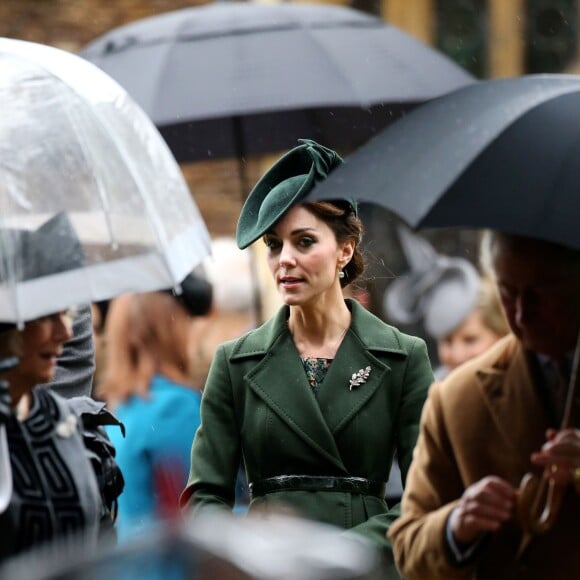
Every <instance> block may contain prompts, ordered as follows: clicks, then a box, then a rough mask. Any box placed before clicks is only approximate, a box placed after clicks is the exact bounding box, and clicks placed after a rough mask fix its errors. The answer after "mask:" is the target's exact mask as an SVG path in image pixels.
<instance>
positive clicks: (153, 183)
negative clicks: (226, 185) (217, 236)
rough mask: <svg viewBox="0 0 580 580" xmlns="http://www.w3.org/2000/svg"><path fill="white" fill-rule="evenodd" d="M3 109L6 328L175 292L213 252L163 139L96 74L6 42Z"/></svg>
mask: <svg viewBox="0 0 580 580" xmlns="http://www.w3.org/2000/svg"><path fill="white" fill-rule="evenodd" d="M0 109H1V110H2V118H1V120H0V184H1V187H0V321H2V322H14V323H22V322H24V321H27V320H31V319H34V318H37V317H39V316H43V315H46V314H51V313H54V312H58V311H61V310H64V309H66V308H68V307H69V306H71V305H73V304H76V303H83V302H89V301H98V300H104V299H108V298H112V297H114V296H116V295H118V294H121V293H123V292H130V291H151V290H160V289H165V288H169V287H172V286H178V284H179V282H180V281H181V280H183V278H184V277H185V276H186V275H187V274H188V273H189V272H191V271H192V270H193V269H194V268H195V267H196V266H197V265H198V264H199V263H201V261H202V260H203V258H204V257H205V256H207V255H208V254H209V248H210V244H209V234H208V232H207V229H206V226H205V223H204V222H203V219H202V217H201V215H200V213H199V211H198V209H197V206H196V205H195V202H194V201H193V199H192V196H191V193H190V191H189V189H188V187H187V185H186V183H185V181H184V178H183V175H182V173H181V170H180V169H179V166H178V165H177V163H176V162H175V159H174V158H173V156H172V155H171V152H170V151H169V149H168V148H167V145H166V143H165V142H164V140H163V139H162V137H161V136H160V134H159V132H158V131H157V129H156V128H155V127H154V125H153V124H152V123H151V121H150V119H149V118H148V117H147V116H146V115H145V114H144V113H143V111H142V110H141V109H140V108H139V107H138V106H137V105H136V104H135V103H134V101H133V100H132V99H131V98H130V97H129V96H128V95H127V93H126V92H125V91H124V90H123V89H122V88H121V87H120V86H119V85H118V84H117V83H116V82H115V81H113V80H112V79H111V78H110V77H108V76H107V75H106V74H105V73H103V72H102V71H101V70H100V69H98V68H97V67H95V66H94V65H92V64H90V63H88V62H87V61H85V60H84V59H82V58H80V57H78V56H75V55H73V54H71V53H68V52H65V51H62V50H58V49H56V48H52V47H48V46H43V45H39V44H34V43H28V42H23V41H17V40H11V39H0ZM67 252H68V253H67ZM65 261H66V262H67V263H66V264H64V263H62V264H61V263H60V262H65Z"/></svg>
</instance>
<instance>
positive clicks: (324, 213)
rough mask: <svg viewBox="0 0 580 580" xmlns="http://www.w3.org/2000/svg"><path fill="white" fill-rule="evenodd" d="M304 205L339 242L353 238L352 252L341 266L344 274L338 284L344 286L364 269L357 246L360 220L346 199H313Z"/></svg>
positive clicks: (361, 231) (361, 227) (360, 238)
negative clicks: (343, 265) (332, 200)
mask: <svg viewBox="0 0 580 580" xmlns="http://www.w3.org/2000/svg"><path fill="white" fill-rule="evenodd" d="M304 207H306V209H308V210H309V211H311V212H312V213H313V214H314V215H315V216H316V217H318V218H319V219H321V220H322V221H323V222H324V223H325V224H327V225H328V226H329V227H330V229H331V230H332V231H333V232H334V235H335V236H336V241H337V242H338V243H339V244H340V243H343V242H346V241H348V240H354V244H355V245H354V253H353V255H352V258H351V260H350V262H349V263H348V264H347V265H346V266H345V267H344V268H343V272H344V273H345V276H344V278H341V280H340V285H341V287H342V288H344V287H345V286H347V285H348V284H351V283H352V282H354V281H355V280H356V279H357V278H359V277H360V276H361V275H362V274H363V272H364V270H365V261H364V257H363V255H362V252H361V250H360V247H359V246H360V243H361V240H362V236H363V224H362V221H361V220H360V218H359V217H358V216H357V215H356V213H355V211H354V209H353V207H352V205H351V204H350V203H348V202H347V201H335V202H330V201H315V202H311V203H310V202H309V203H305V204H304Z"/></svg>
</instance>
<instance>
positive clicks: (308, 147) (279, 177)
mask: <svg viewBox="0 0 580 580" xmlns="http://www.w3.org/2000/svg"><path fill="white" fill-rule="evenodd" d="M298 142H299V143H300V145H298V146H297V147H294V149H291V150H290V151H289V152H288V153H286V154H285V155H284V156H283V157H281V158H280V159H279V160H278V161H276V163H275V164H274V165H272V167H270V169H269V170H268V171H267V172H266V173H265V174H264V175H263V176H262V178H261V179H260V180H259V181H258V183H257V184H256V185H255V187H254V189H252V191H251V192H250V195H248V198H247V199H246V202H245V203H244V206H243V207H242V211H241V213H240V218H239V219H238V227H237V231H236V241H237V243H238V246H239V247H240V249H244V248H247V247H248V246H249V245H250V244H252V243H253V242H255V241H256V240H257V239H259V238H260V237H261V236H263V235H264V234H265V233H266V232H267V231H268V230H269V229H270V228H271V227H272V226H273V225H274V224H275V223H276V222H277V221H278V220H279V219H280V218H281V217H282V216H283V215H284V214H285V213H286V212H287V211H288V210H289V209H290V208H291V207H292V206H293V205H294V204H296V203H298V202H299V201H301V200H302V199H304V198H305V197H306V195H307V194H308V193H310V191H311V190H312V188H313V187H314V186H315V185H316V183H318V182H320V181H323V180H324V179H326V177H327V176H328V174H329V173H330V172H331V171H332V170H333V169H335V168H336V167H338V166H339V165H341V164H342V163H343V161H342V158H341V157H340V156H339V155H338V154H337V153H336V152H334V151H333V150H332V149H328V148H327V147H323V146H322V145H319V144H318V143H316V142H315V141H311V140H309V139H299V140H298ZM351 205H352V206H353V208H354V210H355V212H356V205H355V203H354V202H351Z"/></svg>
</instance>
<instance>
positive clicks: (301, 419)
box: [245, 309, 347, 473]
mask: <svg viewBox="0 0 580 580" xmlns="http://www.w3.org/2000/svg"><path fill="white" fill-rule="evenodd" d="M284 311H285V309H282V311H281V312H284ZM274 326H275V331H274V333H273V334H274V335H275V338H274V340H272V342H271V343H270V344H269V346H268V348H267V351H266V353H265V354H266V356H264V358H263V359H262V360H261V361H260V362H259V363H258V364H257V365H256V366H255V367H253V369H252V370H251V371H250V372H249V373H248V374H247V375H246V377H245V380H246V381H247V383H248V385H249V386H250V388H251V389H252V391H254V393H256V395H257V396H259V397H260V398H261V399H262V400H263V401H264V402H265V403H266V404H267V405H268V406H269V407H270V408H271V409H272V411H274V412H275V413H276V414H277V415H278V417H280V419H281V420H282V421H284V422H285V423H286V425H288V427H289V428H290V429H291V430H292V431H293V432H294V433H296V434H297V435H298V436H299V437H300V438H301V439H302V440H303V441H305V442H306V443H307V444H308V445H309V446H310V447H311V448H312V449H313V450H315V451H316V452H317V453H319V454H320V455H322V456H324V457H325V458H326V459H327V460H328V461H330V462H331V463H332V464H333V465H335V466H336V467H337V468H338V469H340V470H341V471H343V472H345V473H346V472H347V470H346V467H345V465H344V463H343V461H342V459H341V457H340V452H339V450H338V448H337V446H336V442H335V440H334V437H333V436H332V433H331V432H330V429H329V427H328V425H327V423H326V421H325V419H324V417H323V415H322V413H321V411H320V407H319V404H318V402H317V401H316V398H315V395H314V393H313V392H312V389H311V387H310V385H309V384H308V381H307V379H306V373H305V371H304V367H303V366H302V361H301V360H300V356H299V354H298V351H297V350H296V347H295V345H294V342H293V341H292V337H291V335H290V332H289V331H288V328H287V326H286V323H285V317H284V318H283V319H280V315H278V317H277V318H276V321H275V324H274Z"/></svg>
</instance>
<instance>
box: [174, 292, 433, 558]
mask: <svg viewBox="0 0 580 580" xmlns="http://www.w3.org/2000/svg"><path fill="white" fill-rule="evenodd" d="M347 305H348V307H349V309H350V310H351V312H352V321H351V325H350V327H349V329H348V332H347V333H346V335H345V337H344V339H343V342H342V344H341V346H340V348H339V350H338V352H337V353H336V357H335V358H334V360H333V362H332V364H331V365H330V367H329V369H328V372H327V375H326V377H325V379H324V382H323V383H322V385H321V386H320V390H319V393H318V395H317V396H316V395H314V393H313V391H312V389H311V387H310V385H309V383H308V381H307V378H306V374H305V371H304V367H303V365H302V361H301V360H300V356H299V354H298V351H297V350H296V347H295V345H294V342H293V340H292V336H291V335H290V332H289V330H288V324H287V319H288V315H289V308H288V307H286V306H284V307H282V308H281V309H280V310H279V312H278V313H277V315H275V316H274V317H273V318H272V319H271V320H270V321H268V322H266V323H265V324H264V325H263V326H261V327H260V328H258V329H257V330H254V331H251V332H249V333H247V334H246V335H244V336H243V337H241V338H239V339H237V340H233V341H230V342H227V343H225V344H223V345H221V346H220V347H219V348H218V350H217V352H216V355H215V357H214V360H213V362H212V366H211V369H210V372H209V376H208V380H207V383H206V385H205V389H204V392H203V396H202V403H201V426H200V428H199V429H198V431H197V433H196V436H195V438H194V443H193V448H192V456H191V473H190V477H189V482H188V485H187V488H186V489H185V491H184V492H183V494H182V497H181V503H182V505H185V504H186V503H189V504H190V505H193V506H195V508H196V509H197V508H198V507H200V506H201V507H203V506H221V507H226V508H228V509H231V507H232V506H233V503H234V485H235V480H236V472H237V470H238V466H239V465H240V459H241V458H242V455H243V460H244V464H245V467H246V474H247V479H248V482H254V481H257V480H261V479H264V478H269V477H273V476H279V475H330V476H343V477H344V476H356V477H362V478H366V479H370V480H375V481H383V482H384V481H386V480H387V478H388V475H389V471H390V469H391V463H392V459H393V454H394V452H395V450H396V451H397V453H398V459H399V465H400V467H401V472H402V477H403V479H404V478H405V477H406V474H407V470H408V467H409V463H410V461H411V457H412V450H413V447H414V445H415V442H416V438H417V435H418V425H419V418H420V415H421V409H422V407H423V403H424V401H425V397H426V394H427V390H428V388H429V385H430V384H431V383H432V381H433V374H432V370H431V366H430V363H429V359H428V356H427V351H426V347H425V344H424V342H423V341H422V340H421V339H419V338H416V337H411V336H408V335H405V334H403V333H401V332H400V331H398V330H397V329H396V328H393V327H392V326H389V325H387V324H385V323H384V322H383V321H381V320H380V319H379V318H377V317H375V316H374V315H373V314H371V313H370V312H368V311H367V310H365V309H364V308H363V307H362V306H361V305H360V304H359V303H358V302H356V301H353V300H347ZM366 367H370V374H369V376H368V379H367V380H366V382H364V383H363V384H361V385H360V386H358V387H356V388H353V389H352V390H350V389H349V381H350V378H351V376H352V375H353V373H356V372H357V371H359V370H360V369H365V368H366ZM279 505H285V506H287V507H289V508H291V509H293V510H294V511H295V512H296V513H298V514H299V515H302V516H304V517H307V518H311V519H314V520H317V521H320V522H325V523H329V524H333V525H335V526H339V527H340V528H345V529H353V530H355V531H357V532H360V533H361V534H363V535H365V536H366V537H367V538H370V539H371V540H374V541H375V542H376V543H377V544H378V545H380V547H381V548H382V549H383V550H384V552H386V553H387V557H388V558H390V559H391V561H392V555H391V550H390V543H389V542H388V540H387V538H386V531H387V529H388V525H389V523H390V522H391V521H392V520H393V519H394V518H395V517H396V516H397V515H398V513H399V510H398V506H397V507H396V508H395V509H393V510H391V511H389V508H388V507H387V505H386V503H385V501H384V499H383V498H381V497H376V496H371V495H360V494H355V493H346V492H337V491H282V492H276V493H270V494H267V495H264V496H262V497H257V498H254V499H253V500H252V502H251V505H250V511H252V510H253V509H255V508H257V507H259V508H261V509H268V508H269V507H275V506H279ZM393 569H394V566H393Z"/></svg>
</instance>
